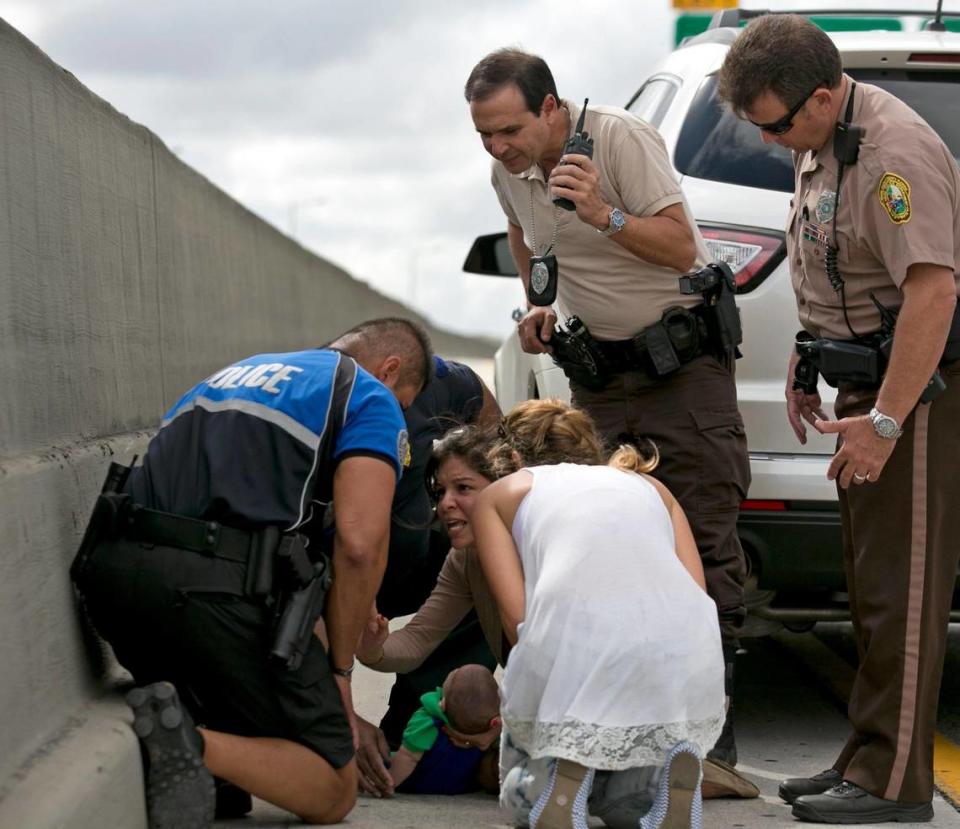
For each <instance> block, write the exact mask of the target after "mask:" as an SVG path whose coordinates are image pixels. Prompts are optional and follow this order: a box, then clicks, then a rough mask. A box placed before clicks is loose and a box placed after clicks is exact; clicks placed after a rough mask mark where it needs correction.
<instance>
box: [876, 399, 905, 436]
mask: <svg viewBox="0 0 960 829" xmlns="http://www.w3.org/2000/svg"><path fill="white" fill-rule="evenodd" d="M869 417H870V421H871V422H872V423H873V428H874V430H875V431H876V433H877V434H878V435H880V437H882V438H886V439H887V440H895V439H896V438H898V437H900V435H902V434H903V429H901V428H900V424H899V423H897V421H896V420H894V419H893V418H892V417H890V415H885V414H883V412H880V411H878V410H877V407H876V406H874V407H873V408H872V409H871V410H870V415H869Z"/></svg>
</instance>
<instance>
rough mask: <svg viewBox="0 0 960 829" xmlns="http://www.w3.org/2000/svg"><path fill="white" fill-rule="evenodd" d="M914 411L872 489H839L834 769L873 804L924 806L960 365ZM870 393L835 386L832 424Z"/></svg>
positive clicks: (958, 550) (959, 411) (955, 508)
mask: <svg viewBox="0 0 960 829" xmlns="http://www.w3.org/2000/svg"><path fill="white" fill-rule="evenodd" d="M941 370H942V373H943V378H944V380H945V381H946V384H947V390H946V391H945V392H944V393H943V394H942V395H941V396H940V397H939V398H938V399H937V400H935V401H934V402H933V403H931V404H928V405H927V404H920V405H918V406H917V408H916V409H915V410H914V411H913V413H912V414H911V415H910V416H909V417H908V418H907V421H906V423H905V424H904V427H903V429H904V432H903V436H902V437H901V438H900V439H899V440H898V441H897V444H896V447H895V448H894V450H893V453H892V454H891V456H890V459H889V460H888V461H887V464H886V466H885V467H884V468H883V472H882V473H881V475H880V478H879V480H878V481H876V482H874V483H865V484H860V485H857V484H851V486H850V488H849V489H848V490H846V491H844V490H843V489H839V493H840V509H841V516H842V519H843V531H844V563H845V566H846V573H847V587H848V590H849V593H850V612H851V614H852V617H853V625H854V631H855V634H856V638H857V650H858V654H859V667H858V668H857V675H856V680H855V681H854V685H853V691H852V693H851V695H850V707H849V717H850V722H851V724H852V726H853V734H852V735H851V736H850V738H849V739H848V740H847V743H846V745H845V746H844V748H843V750H842V751H841V753H840V756H839V758H838V759H837V762H836V763H835V768H836V769H837V770H838V771H840V772H841V773H842V774H843V776H844V777H845V778H847V779H848V780H850V781H852V782H854V783H856V784H857V785H859V786H861V787H863V788H864V789H866V790H867V791H868V792H870V793H871V794H875V795H877V796H878V797H882V798H884V799H886V800H900V801H903V802H907V803H924V802H928V801H929V800H930V799H931V798H932V796H933V738H934V732H935V729H936V725H937V701H938V696H939V692H940V675H941V672H942V670H943V657H944V651H945V648H946V641H947V623H948V620H949V614H950V604H951V599H952V596H953V588H954V582H955V579H956V575H957V562H958V558H960V500H958V497H957V496H958V494H960V486H958V480H960V479H958V477H957V474H958V469H960V436H958V428H957V424H958V423H960V361H955V362H954V363H952V364H951V365H949V366H946V367H944V368H943V369H941ZM875 398H876V392H870V391H863V390H857V389H855V388H845V387H843V386H841V389H840V393H839V395H838V397H837V402H836V406H835V409H836V415H837V417H838V418H841V417H852V416H856V415H862V414H866V413H867V412H868V411H869V410H870V408H871V407H872V406H873V405H874V402H875Z"/></svg>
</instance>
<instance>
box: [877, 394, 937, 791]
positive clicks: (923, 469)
mask: <svg viewBox="0 0 960 829" xmlns="http://www.w3.org/2000/svg"><path fill="white" fill-rule="evenodd" d="M929 416H930V407H929V406H928V405H920V406H917V408H916V410H915V416H914V430H913V482H912V497H911V532H910V587H909V590H908V593H907V625H906V633H905V636H904V643H903V652H904V657H903V685H902V687H901V690H900V722H899V725H898V726H897V753H896V756H895V757H894V761H893V768H892V769H891V771H890V781H889V783H888V784H887V790H886V792H885V794H884V798H885V799H887V800H899V799H900V789H901V787H902V786H903V777H904V774H905V772H906V770H907V760H908V758H909V755H910V745H911V743H912V742H913V730H914V723H915V722H916V714H917V675H918V673H919V670H920V624H921V620H922V614H923V579H924V574H925V572H926V565H927V422H928V420H929Z"/></svg>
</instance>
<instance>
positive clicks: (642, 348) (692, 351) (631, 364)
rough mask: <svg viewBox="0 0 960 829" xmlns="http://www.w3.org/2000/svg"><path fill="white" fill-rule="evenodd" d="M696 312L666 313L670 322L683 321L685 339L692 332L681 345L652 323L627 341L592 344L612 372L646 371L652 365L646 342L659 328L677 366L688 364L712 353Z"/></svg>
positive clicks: (693, 309)
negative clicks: (672, 320) (670, 318)
mask: <svg viewBox="0 0 960 829" xmlns="http://www.w3.org/2000/svg"><path fill="white" fill-rule="evenodd" d="M700 308H701V306H694V307H693V308H690V309H685V308H675V309H671V310H670V312H669V313H670V315H671V317H672V318H673V319H677V318H683V319H684V320H685V321H686V326H687V327H688V328H687V334H688V335H689V334H694V332H693V331H692V330H691V329H695V334H694V335H693V336H690V337H688V338H686V339H685V340H684V341H680V339H679V338H677V339H675V338H674V336H672V335H673V331H671V330H670V329H669V328H667V329H663V327H662V325H661V323H654V325H651V326H649V327H648V328H645V329H644V330H643V331H641V332H640V333H639V334H638V335H637V336H635V337H632V338H630V339H629V340H595V342H596V345H597V348H598V349H599V350H600V353H601V354H602V355H603V358H604V359H605V360H606V361H607V364H608V366H609V368H610V369H611V370H612V371H627V370H629V369H640V370H642V371H649V370H650V368H651V365H652V364H653V363H654V362H655V361H654V360H653V356H652V355H651V353H650V346H649V338H650V337H651V336H652V335H653V333H652V332H653V329H655V328H657V327H659V328H660V329H661V330H664V331H665V333H666V336H667V337H668V338H669V339H670V340H671V342H672V345H673V347H674V350H675V353H676V356H677V359H678V360H679V363H680V364H681V365H683V364H685V363H689V362H691V361H692V360H695V359H696V358H697V357H699V356H701V355H702V354H708V353H712V349H711V347H710V343H709V341H708V336H707V331H706V326H705V324H704V322H703V319H702V317H701V314H700V313H699V311H700Z"/></svg>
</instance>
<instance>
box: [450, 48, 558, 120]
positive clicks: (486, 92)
mask: <svg viewBox="0 0 960 829" xmlns="http://www.w3.org/2000/svg"><path fill="white" fill-rule="evenodd" d="M510 83H512V84H515V85H516V87H517V88H518V89H519V90H520V94H521V95H523V100H524V102H525V103H526V105H527V109H529V110H530V111H531V112H532V113H533V114H534V115H539V114H540V108H541V107H542V106H543V99H544V98H546V97H547V95H553V97H554V98H556V99H557V102H558V103H559V102H560V96H559V95H558V94H557V84H556V83H555V82H554V80H553V74H552V73H551V72H550V67H549V66H547V62H546V61H545V60H544V59H543V58H541V57H537V56H536V55H531V54H529V53H528V52H523V51H521V50H520V49H497V51H496V52H491V53H490V54H489V55H487V56H486V57H485V58H484V59H483V60H481V61H480V63H478V64H477V65H476V66H474V67H473V71H472V72H471V73H470V77H469V78H467V83H466V85H465V86H464V87H463V94H464V97H466V99H467V103H472V102H473V101H482V100H483V99H484V98H489V97H490V96H491V95H493V93H494V92H496V91H497V90H498V89H500V88H501V87H502V86H504V85H506V84H510Z"/></svg>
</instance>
